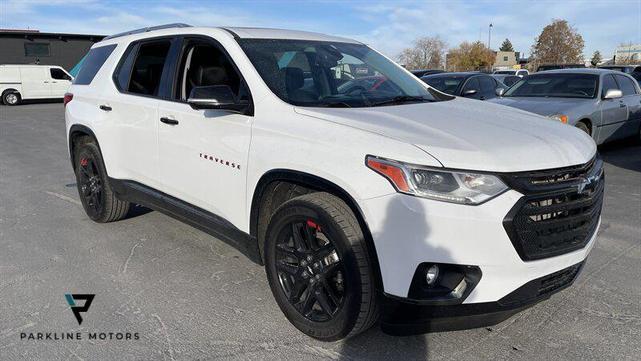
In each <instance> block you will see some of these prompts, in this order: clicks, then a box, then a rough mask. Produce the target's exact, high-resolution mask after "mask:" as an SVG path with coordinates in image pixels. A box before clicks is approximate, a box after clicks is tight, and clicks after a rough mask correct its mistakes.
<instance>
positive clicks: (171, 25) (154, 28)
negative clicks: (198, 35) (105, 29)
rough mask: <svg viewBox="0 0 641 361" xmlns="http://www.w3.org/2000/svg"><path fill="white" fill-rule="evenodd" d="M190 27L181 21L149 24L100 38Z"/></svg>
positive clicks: (106, 38)
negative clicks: (155, 24)
mask: <svg viewBox="0 0 641 361" xmlns="http://www.w3.org/2000/svg"><path fill="white" fill-rule="evenodd" d="M190 27H191V25H189V24H183V23H173V24H165V25H157V26H149V27H146V28H140V29H136V30H129V31H125V32H122V33H118V34H114V35H109V36H107V37H105V38H104V39H102V40H108V39H113V38H119V37H121V36H127V35H133V34H141V33H146V32H148V31H154V30H160V29H171V28H190Z"/></svg>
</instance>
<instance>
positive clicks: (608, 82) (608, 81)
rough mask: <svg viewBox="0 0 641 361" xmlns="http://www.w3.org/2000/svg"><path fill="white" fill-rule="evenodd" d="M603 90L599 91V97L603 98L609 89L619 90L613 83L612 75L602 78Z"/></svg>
mask: <svg viewBox="0 0 641 361" xmlns="http://www.w3.org/2000/svg"><path fill="white" fill-rule="evenodd" d="M602 89H603V90H602V91H601V96H602V97H604V96H605V93H607V92H608V90H610V89H615V90H616V89H619V86H618V85H617V83H616V82H615V81H614V77H613V76H612V75H606V76H604V77H603V88H602Z"/></svg>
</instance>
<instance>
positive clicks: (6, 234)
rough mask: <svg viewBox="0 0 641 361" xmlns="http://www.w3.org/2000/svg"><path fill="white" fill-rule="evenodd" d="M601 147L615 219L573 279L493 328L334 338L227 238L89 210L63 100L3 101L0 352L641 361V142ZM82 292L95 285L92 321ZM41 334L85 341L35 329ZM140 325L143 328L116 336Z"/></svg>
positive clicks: (607, 216) (151, 217)
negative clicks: (297, 315) (302, 318)
mask: <svg viewBox="0 0 641 361" xmlns="http://www.w3.org/2000/svg"><path fill="white" fill-rule="evenodd" d="M601 152H602V155H603V157H604V159H605V161H606V174H607V176H606V177H607V178H606V181H607V186H606V198H605V206H604V210H603V223H602V226H601V229H600V231H599V236H598V243H597V244H596V246H595V248H594V250H593V251H592V253H591V256H590V258H589V260H588V262H587V265H586V267H585V268H584V270H583V272H582V274H581V275H580V276H579V278H578V280H577V281H576V283H575V284H574V286H573V287H571V288H568V289H566V290H564V291H562V292H560V293H559V294H556V295H554V296H553V297H552V298H551V299H550V300H548V301H545V302H543V303H540V304H538V305H536V306H535V307H533V308H530V309H528V310H526V311H524V312H522V313H520V314H518V315H516V316H514V317H512V318H510V319H508V320H507V321H505V322H503V323H501V324H499V325H496V326H493V327H490V328H480V329H473V330H467V331H457V332H446V333H431V334H427V335H420V336H411V337H393V336H387V335H385V334H383V333H382V332H381V331H380V330H379V329H378V328H373V329H371V330H370V331H368V332H366V333H365V334H363V335H361V336H358V337H356V338H353V339H349V340H346V341H342V342H335V343H323V342H319V341H316V340H313V339H311V338H308V337H306V336H305V335H303V334H302V333H300V332H298V331H297V330H296V329H295V328H294V327H293V326H291V325H290V324H289V322H288V321H287V320H286V319H285V317H284V316H283V314H282V313H281V312H280V310H279V308H278V306H277V305H276V303H275V302H274V300H273V298H272V295H271V292H270V290H269V286H268V284H267V280H266V277H265V272H264V270H263V268H262V267H260V266H258V265H256V264H255V263H253V262H251V261H250V260H249V259H247V258H246V257H245V256H243V255H242V254H241V253H240V252H238V251H237V250H236V249H234V248H232V247H231V246H228V245H227V244H225V243H223V242H221V241H219V240H217V239H216V238H214V237H212V236H210V235H208V234H206V233H203V232H201V231H199V230H197V229H195V228H193V227H190V226H188V225H185V224H183V223H180V222H179V221H176V220H174V219H172V218H170V217H167V216H165V215H163V214H161V213H159V212H150V211H149V212H148V211H145V210H144V209H141V210H140V211H139V212H138V215H137V216H135V217H132V218H129V219H126V220H123V221H120V222H117V223H111V224H96V223H94V222H92V221H91V220H89V219H88V218H87V217H86V216H85V214H84V212H83V209H82V207H81V206H80V202H79V200H78V195H77V192H76V188H75V185H74V182H75V178H74V175H73V172H72V169H71V166H70V163H69V160H68V156H67V151H66V144H65V126H64V116H63V106H62V104H60V103H49V104H30V105H22V106H17V107H5V106H1V107H0V359H2V360H21V359H41V360H74V359H76V360H128V359H138V360H191V359H217V358H221V359H243V360H244V359H255V360H281V359H289V360H307V359H334V360H352V359H366V360H377V359H380V360H414V359H416V360H424V359H439V360H441V359H442V360H449V359H463V360H477V359H492V360H513V359H528V360H561V359H572V360H578V359H580V360H623V359H628V360H638V359H639V357H640V356H639V355H641V342H640V341H641V147H640V146H638V145H635V143H634V142H618V143H616V144H612V145H610V146H607V147H602V149H601ZM68 292H69V293H91V294H95V295H96V296H95V299H94V300H93V303H92V304H91V308H90V310H89V311H88V312H86V313H83V314H82V316H83V319H84V321H83V323H82V325H81V326H79V325H78V323H77V321H76V319H75V318H74V315H73V313H72V311H71V309H70V308H69V305H68V304H67V302H66V300H65V296H64V294H65V293H68ZM38 332H41V333H46V332H49V333H61V332H63V333H71V332H80V333H81V335H82V336H84V337H83V339H82V340H47V339H43V340H28V339H21V334H23V333H24V334H26V335H28V334H31V333H33V334H34V335H36V334H37V333H38ZM109 332H112V333H114V335H113V336H109V335H108V333H109ZM126 332H129V333H131V334H132V337H133V334H134V333H137V335H138V339H137V340H117V339H109V338H110V337H117V336H116V335H117V334H118V333H123V334H122V335H124V334H125V333H126ZM90 333H103V334H104V335H106V336H105V337H106V338H107V339H105V340H101V339H88V336H87V335H88V334H90ZM34 337H35V336H34ZM43 337H46V336H43ZM52 337H53V336H52Z"/></svg>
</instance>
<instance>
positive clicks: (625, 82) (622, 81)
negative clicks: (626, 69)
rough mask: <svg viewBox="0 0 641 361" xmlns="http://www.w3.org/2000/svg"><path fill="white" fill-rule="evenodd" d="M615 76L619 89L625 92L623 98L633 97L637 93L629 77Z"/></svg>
mask: <svg viewBox="0 0 641 361" xmlns="http://www.w3.org/2000/svg"><path fill="white" fill-rule="evenodd" d="M615 76H616V79H617V83H619V87H620V88H621V91H622V92H623V96H626V95H633V94H636V93H637V90H636V89H635V87H634V83H632V80H630V79H628V77H625V76H621V75H615Z"/></svg>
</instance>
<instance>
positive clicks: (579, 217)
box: [503, 158, 604, 261]
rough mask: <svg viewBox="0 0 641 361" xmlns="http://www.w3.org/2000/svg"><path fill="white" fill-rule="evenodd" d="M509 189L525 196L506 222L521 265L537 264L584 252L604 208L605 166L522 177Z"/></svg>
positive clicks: (510, 179) (590, 165)
mask: <svg viewBox="0 0 641 361" xmlns="http://www.w3.org/2000/svg"><path fill="white" fill-rule="evenodd" d="M505 179H506V181H507V183H509V184H510V185H511V186H512V187H513V188H515V189H516V190H518V191H520V192H522V193H523V194H525V197H523V198H522V199H521V200H520V201H519V202H518V203H517V204H516V205H515V206H514V208H512V210H511V211H510V212H509V213H508V215H507V217H506V218H505V220H504V221H503V225H504V227H505V229H506V231H507V232H508V234H509V236H510V239H511V241H512V243H513V245H514V247H515V248H516V251H517V252H518V254H519V256H520V257H521V259H523V260H525V261H532V260H537V259H542V258H547V257H553V256H558V255H561V254H564V253H568V252H571V251H574V250H577V249H580V248H583V247H585V245H586V244H587V242H588V241H589V240H590V238H591V236H592V235H593V234H594V232H595V230H596V227H597V225H598V221H599V216H600V215H601V207H602V204H603V189H604V176H603V162H602V161H601V160H600V159H598V158H595V159H594V160H592V161H591V162H589V163H587V164H584V165H582V166H577V167H568V168H562V169H556V170H546V171H536V172H529V173H517V174H511V175H507V176H505Z"/></svg>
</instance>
